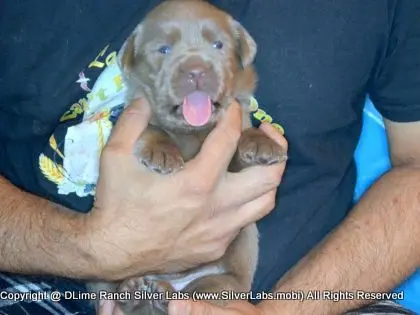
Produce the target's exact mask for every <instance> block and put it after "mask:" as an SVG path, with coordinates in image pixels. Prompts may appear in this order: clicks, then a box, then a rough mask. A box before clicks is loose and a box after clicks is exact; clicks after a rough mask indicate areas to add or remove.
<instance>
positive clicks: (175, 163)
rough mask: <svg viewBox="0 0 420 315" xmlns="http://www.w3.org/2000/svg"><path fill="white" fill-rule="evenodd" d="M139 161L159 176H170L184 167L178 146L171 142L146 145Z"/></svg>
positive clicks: (139, 156)
mask: <svg viewBox="0 0 420 315" xmlns="http://www.w3.org/2000/svg"><path fill="white" fill-rule="evenodd" d="M138 159H139V161H140V162H141V163H143V164H144V165H145V166H146V167H147V168H148V169H150V170H151V171H154V172H156V173H159V174H169V173H173V172H176V171H178V170H179V169H181V168H183V167H184V160H183V158H182V156H181V152H180V151H179V149H178V148H177V146H176V145H175V144H173V143H171V142H169V141H168V142H157V143H146V144H145V145H143V146H142V148H141V149H140V150H139V153H138Z"/></svg>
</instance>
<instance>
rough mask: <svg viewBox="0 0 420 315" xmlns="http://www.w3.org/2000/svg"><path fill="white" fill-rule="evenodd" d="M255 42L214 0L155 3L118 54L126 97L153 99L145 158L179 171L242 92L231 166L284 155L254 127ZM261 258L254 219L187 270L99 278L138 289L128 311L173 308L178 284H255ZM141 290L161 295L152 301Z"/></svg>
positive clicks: (188, 289) (125, 305) (183, 287)
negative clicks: (213, 255) (214, 254)
mask: <svg viewBox="0 0 420 315" xmlns="http://www.w3.org/2000/svg"><path fill="white" fill-rule="evenodd" d="M256 50H257V47H256V43H255V42H254V40H253V39H252V37H251V36H250V34H249V33H248V32H247V31H246V30H245V29H244V28H243V27H242V26H241V25H240V24H239V23H238V22H237V21H235V20H234V19H233V18H232V17H231V16H229V15H228V14H226V13H225V12H223V11H221V10H219V9H217V8H215V7H213V6H212V5H210V4H209V3H207V2H205V1H201V0H172V1H166V2H163V3H162V4H160V5H159V6H157V7H156V8H155V9H154V10H152V11H151V12H150V13H149V15H148V16H147V17H146V18H145V19H144V20H143V21H142V23H141V24H139V25H138V26H137V27H136V29H135V30H134V32H133V33H132V35H131V36H130V37H129V38H128V39H127V41H126V42H125V44H124V45H123V47H122V49H121V51H120V53H119V56H118V62H119V66H120V68H121V70H122V73H123V79H124V80H125V83H126V85H127V87H128V93H127V102H130V101H131V100H133V99H135V98H138V97H145V98H146V99H147V100H148V102H149V103H150V106H151V109H152V118H151V120H150V124H149V127H148V128H147V129H146V130H145V131H144V132H143V134H142V135H141V137H140V138H139V140H138V144H137V152H136V155H137V156H138V159H139V162H141V163H143V164H144V165H146V166H147V167H148V168H149V169H150V170H152V171H155V172H158V173H161V174H169V173H172V172H176V171H177V170H179V169H180V168H182V167H183V165H184V163H185V162H186V161H188V160H190V159H191V158H193V157H194V156H195V155H196V154H197V153H198V152H199V150H200V147H201V145H202V143H203V141H204V140H205V138H206V136H207V135H208V134H209V132H210V131H211V130H212V129H213V128H214V126H215V124H216V121H217V120H218V118H219V117H220V116H221V115H223V113H224V112H225V111H226V109H227V108H228V106H230V104H231V103H232V101H233V100H234V99H236V100H237V101H238V102H239V103H240V104H241V107H242V109H243V134H242V136H241V138H240V141H239V145H238V149H237V152H236V154H235V156H234V158H233V160H232V162H231V165H230V167H229V171H231V172H238V171H240V170H242V169H244V168H246V167H249V166H252V165H257V164H259V165H262V164H264V165H269V164H273V163H278V162H282V161H284V160H285V159H286V155H285V152H284V151H283V149H282V148H281V147H280V146H279V145H278V144H276V143H275V142H274V141H273V140H271V139H270V138H268V137H267V136H266V135H265V134H264V133H263V132H261V131H260V130H258V129H254V128H251V120H250V113H249V111H248V108H249V105H250V99H251V97H252V95H253V92H254V89H255V86H256V81H257V78H256V74H255V71H254V69H253V66H252V63H253V60H254V57H255V55H256ZM257 257H258V232H257V229H256V225H255V224H251V225H249V226H248V227H246V228H244V229H243V230H242V231H241V232H240V234H239V235H238V237H237V238H236V239H235V240H234V241H233V242H232V244H231V245H230V246H229V247H228V249H227V251H226V253H225V255H224V256H223V257H222V258H221V259H219V260H218V261H215V262H212V263H208V264H206V265H203V266H200V267H198V268H195V269H192V270H188V271H185V272H183V273H179V274H171V275H146V276H139V277H134V278H131V279H127V280H125V281H123V282H122V283H120V284H115V283H113V284H106V283H101V284H99V283H96V284H92V285H91V289H92V290H95V291H98V290H108V291H109V290H115V291H117V292H129V293H131V294H130V296H131V297H132V298H131V299H128V300H127V299H126V300H123V299H121V300H120V301H119V303H120V305H121V307H122V309H123V311H124V312H125V314H126V315H129V314H133V315H134V314H136V315H146V314H166V313H167V303H168V297H169V296H171V293H174V292H181V291H182V292H184V293H185V294H188V296H190V297H191V294H192V293H193V292H221V291H236V292H246V291H249V290H250V289H251V284H252V280H253V276H254V272H255V269H256V264H257ZM141 291H145V292H149V293H162V294H160V295H155V296H154V298H153V299H147V298H145V295H141V294H140V292H141ZM136 296H137V297H136ZM156 296H158V297H159V298H157V299H156ZM172 296H173V295H172ZM228 300H229V297H227V299H220V300H216V301H212V302H214V303H221V304H223V303H225V302H227V301H228Z"/></svg>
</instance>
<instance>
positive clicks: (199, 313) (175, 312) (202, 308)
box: [169, 300, 239, 315]
mask: <svg viewBox="0 0 420 315" xmlns="http://www.w3.org/2000/svg"><path fill="white" fill-rule="evenodd" d="M237 314H239V313H237V312H235V311H233V312H232V311H231V310H228V309H223V308H221V307H218V306H216V305H211V304H209V303H206V302H201V301H197V302H193V301H188V300H172V301H170V302H169V315H237Z"/></svg>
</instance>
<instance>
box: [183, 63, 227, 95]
mask: <svg viewBox="0 0 420 315" xmlns="http://www.w3.org/2000/svg"><path fill="white" fill-rule="evenodd" d="M175 81H176V84H175V85H176V87H177V88H176V92H177V94H179V96H180V97H184V96H185V95H188V94H190V93H192V92H194V91H201V92H204V93H206V94H208V95H209V96H210V97H211V98H212V99H213V100H215V98H216V97H217V92H218V88H219V82H218V78H217V75H216V72H215V70H214V68H213V65H212V64H211V63H208V62H205V61H204V60H202V59H201V58H198V57H191V58H188V59H187V60H186V61H185V62H183V63H182V64H180V66H179V67H178V69H177V74H176V79H175Z"/></svg>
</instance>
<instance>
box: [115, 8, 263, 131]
mask: <svg viewBox="0 0 420 315" xmlns="http://www.w3.org/2000/svg"><path fill="white" fill-rule="evenodd" d="M255 54H256V44H255V42H254V40H253V39H252V38H251V36H250V35H249V33H248V32H247V31H246V30H245V29H244V28H243V27H242V26H241V25H240V24H239V23H238V22H237V21H235V20H234V19H233V18H232V17H231V16H229V15H228V14H226V13H225V12H223V11H221V10H218V9H217V8H215V7H213V6H211V5H210V4H208V3H207V2H204V1H200V0H172V1H166V2H164V3H162V4H161V5H159V6H158V7H156V8H155V9H154V10H153V11H152V12H151V13H150V14H149V15H148V16H147V17H146V18H145V19H144V21H143V22H142V23H141V24H140V25H139V26H138V27H137V28H136V30H135V31H134V32H133V34H132V35H131V36H130V38H129V39H128V40H127V41H126V43H125V44H124V46H123V48H122V49H121V51H120V53H119V58H118V59H119V65H120V67H121V69H122V72H123V75H124V78H125V80H126V82H127V85H128V87H129V89H131V93H134V94H135V95H134V96H135V97H137V96H144V97H146V98H147V99H148V101H149V102H150V104H151V107H152V111H153V114H154V118H155V119H156V120H157V121H158V123H159V124H160V125H161V126H162V127H164V128H166V129H168V130H172V131H174V132H191V131H194V130H200V129H204V128H208V127H209V126H213V125H214V124H215V122H216V120H217V118H218V116H220V115H221V114H223V112H224V110H225V109H226V107H227V106H229V104H230V103H231V101H232V100H233V98H235V97H236V95H235V93H236V89H237V85H238V83H237V82H238V81H239V82H240V81H241V79H240V76H243V75H244V74H245V73H246V71H247V70H249V69H250V67H251V64H252V62H253V60H254V57H255ZM248 72H249V71H248ZM242 81H243V80H242ZM250 86H252V87H251V88H253V85H252V84H250ZM250 93H252V91H250Z"/></svg>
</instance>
